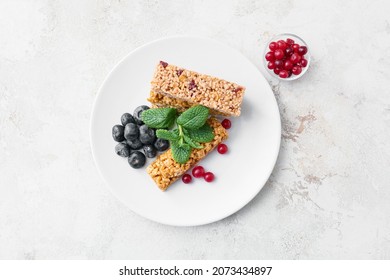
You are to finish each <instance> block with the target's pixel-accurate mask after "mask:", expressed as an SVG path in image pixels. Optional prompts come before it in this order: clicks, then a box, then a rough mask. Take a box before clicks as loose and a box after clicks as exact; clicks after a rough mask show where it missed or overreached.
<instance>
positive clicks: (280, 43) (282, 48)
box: [278, 40, 287, 51]
mask: <svg viewBox="0 0 390 280" xmlns="http://www.w3.org/2000/svg"><path fill="white" fill-rule="evenodd" d="M278 48H279V49H281V50H282V51H284V50H285V49H286V48H287V43H286V42H285V41H283V40H279V41H278Z"/></svg>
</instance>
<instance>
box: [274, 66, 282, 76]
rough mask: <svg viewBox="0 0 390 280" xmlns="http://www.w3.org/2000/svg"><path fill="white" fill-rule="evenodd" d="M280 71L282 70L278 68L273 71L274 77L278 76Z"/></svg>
mask: <svg viewBox="0 0 390 280" xmlns="http://www.w3.org/2000/svg"><path fill="white" fill-rule="evenodd" d="M281 70H282V69H280V68H279V67H276V68H275V69H274V73H275V74H276V75H279V73H280V71H281Z"/></svg>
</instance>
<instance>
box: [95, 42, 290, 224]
mask: <svg viewBox="0 0 390 280" xmlns="http://www.w3.org/2000/svg"><path fill="white" fill-rule="evenodd" d="M172 39H191V40H205V41H210V42H212V43H213V44H218V45H221V46H223V47H225V48H227V49H229V50H230V51H233V52H235V53H237V54H239V55H240V56H241V57H242V58H243V59H244V60H246V61H247V62H248V63H249V65H251V66H252V67H253V68H254V69H255V70H256V71H257V72H258V73H259V76H260V77H261V78H262V79H263V80H264V81H265V82H266V83H267V84H268V86H269V87H270V89H271V92H272V93H273V90H272V88H271V86H270V85H269V83H268V81H267V79H266V78H265V76H264V75H263V73H262V72H261V71H260V70H259V69H258V68H257V67H256V65H255V64H253V63H252V61H250V60H249V59H248V58H247V57H246V56H245V55H244V54H243V53H242V52H240V51H239V50H237V49H235V48H233V47H231V46H230V45H228V44H225V43H222V42H220V41H218V40H215V39H212V38H209V37H205V36H191V35H174V36H166V37H161V38H158V39H155V40H152V41H149V42H147V43H145V44H142V45H140V46H138V47H136V48H135V49H133V50H132V51H130V52H129V53H127V54H126V55H125V56H124V57H123V58H122V59H120V60H119V61H118V62H117V63H116V64H115V65H114V66H113V67H112V68H111V70H110V71H109V72H108V73H107V75H106V76H105V78H104V80H103V81H102V82H101V84H100V86H99V88H98V90H97V93H96V96H95V99H94V102H93V105H92V110H91V113H90V121H89V142H90V149H91V153H92V158H93V161H94V163H95V166H96V167H97V170H98V173H99V175H100V177H101V178H102V179H103V181H104V183H105V187H106V188H107V189H109V191H110V192H111V193H112V194H113V196H114V197H115V198H116V199H117V200H119V201H120V202H121V203H122V204H124V206H125V207H126V208H127V209H129V210H131V211H132V212H134V213H136V214H137V215H138V216H140V217H142V218H144V219H148V220H150V221H153V222H156V223H159V224H163V225H168V226H177V227H192V226H202V225H208V224H212V223H215V222H218V221H221V220H224V219H226V218H228V217H230V216H231V215H233V214H235V213H237V212H238V211H240V210H241V209H243V208H244V207H245V206H247V205H248V204H249V203H250V202H251V201H252V200H253V199H254V198H255V197H256V196H257V195H258V194H259V193H260V192H261V190H262V189H263V188H264V186H265V184H266V183H267V181H268V180H269V178H270V176H271V175H272V171H273V170H274V168H275V165H276V162H277V160H278V157H279V154H280V144H281V133H282V131H281V117H280V110H279V104H278V102H277V99H276V97H275V95H274V94H272V95H273V99H274V101H275V103H274V104H275V106H276V110H277V112H278V114H277V117H278V120H277V124H276V125H277V126H278V127H277V128H278V131H279V133H278V134H279V137H278V138H277V139H278V140H277V141H278V143H277V148H276V155H275V157H274V160H273V162H272V165H270V166H271V168H270V170H268V171H267V172H266V173H267V176H266V177H265V179H264V180H262V181H261V182H259V183H258V184H259V185H260V187H259V189H258V190H257V191H256V192H254V193H253V194H252V195H250V196H249V198H248V200H245V203H242V205H240V206H239V207H236V208H234V209H233V210H231V211H228V213H227V214H224V215H222V216H218V217H216V218H213V219H211V220H209V221H207V222H196V223H167V222H166V221H161V220H159V219H156V218H154V217H153V218H152V217H150V216H149V215H147V214H144V213H142V214H141V213H139V212H138V211H137V210H134V209H133V208H131V207H130V206H129V205H128V204H127V203H126V202H125V201H124V200H122V199H121V197H120V196H119V195H117V194H116V193H115V192H114V190H113V188H112V187H110V184H109V183H108V180H107V179H106V177H105V176H104V174H103V172H102V169H101V166H100V164H99V163H98V161H97V159H96V155H95V153H94V142H93V139H92V134H93V132H92V128H93V124H94V116H95V114H96V105H97V103H98V101H99V99H100V98H101V95H102V89H103V87H104V85H105V84H106V82H107V80H108V79H109V78H110V77H111V75H112V74H113V72H114V71H115V70H116V69H117V68H118V67H119V66H120V65H121V64H122V63H123V62H124V61H125V60H126V59H127V58H128V57H130V56H132V55H134V54H135V53H137V52H138V51H140V50H141V49H143V48H145V47H147V46H149V45H152V44H155V43H158V42H160V41H166V40H172Z"/></svg>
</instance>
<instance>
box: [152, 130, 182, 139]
mask: <svg viewBox="0 0 390 280" xmlns="http://www.w3.org/2000/svg"><path fill="white" fill-rule="evenodd" d="M156 136H157V137H158V138H161V139H165V140H179V138H180V137H179V133H178V130H177V129H175V130H166V129H157V130H156Z"/></svg>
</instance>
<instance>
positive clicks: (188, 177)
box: [181, 174, 192, 184]
mask: <svg viewBox="0 0 390 280" xmlns="http://www.w3.org/2000/svg"><path fill="white" fill-rule="evenodd" d="M181 180H182V181H183V183H184V184H189V183H191V181H192V177H191V175H190V174H184V175H183V177H181Z"/></svg>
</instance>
